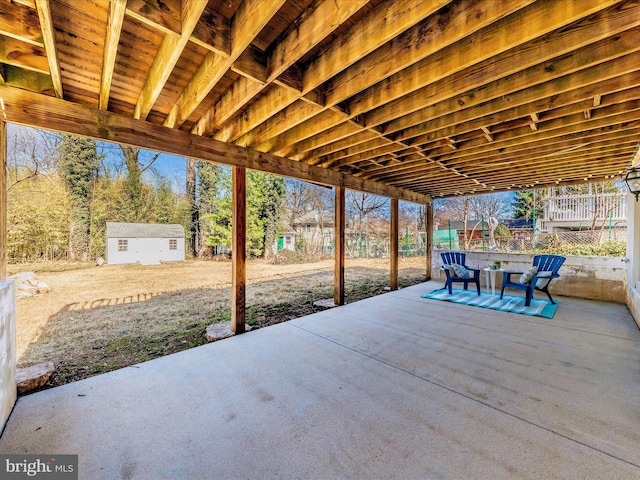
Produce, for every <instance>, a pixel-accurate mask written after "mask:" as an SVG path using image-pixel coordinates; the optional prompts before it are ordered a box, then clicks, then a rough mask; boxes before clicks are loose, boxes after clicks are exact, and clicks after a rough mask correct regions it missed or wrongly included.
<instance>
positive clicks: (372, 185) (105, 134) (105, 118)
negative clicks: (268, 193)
mask: <svg viewBox="0 0 640 480" xmlns="http://www.w3.org/2000/svg"><path fill="white" fill-rule="evenodd" d="M36 98H37V100H38V101H37V102H36V101H35V100H36ZM0 99H2V101H3V104H4V113H5V114H6V116H5V119H6V121H8V122H12V123H19V124H23V125H30V126H34V127H36V128H43V129H51V125H56V129H57V130H58V131H61V132H64V133H70V134H74V135H82V136H86V137H90V138H95V139H100V140H105V141H109V142H116V143H122V144H126V145H132V146H135V147H141V148H148V149H151V150H155V151H158V152H165V153H170V154H173V155H179V156H184V157H188V158H197V159H200V160H205V161H210V162H217V163H225V164H228V165H234V166H240V167H245V168H249V169H256V170H261V171H264V172H269V173H273V174H276V175H282V176H286V177H293V178H297V179H301V180H306V181H312V182H316V183H322V184H326V185H330V186H344V187H346V188H350V189H353V190H358V191H364V192H369V193H374V194H376V195H383V196H389V197H396V198H400V199H404V200H407V201H410V202H418V203H427V202H429V201H431V199H430V198H429V197H428V196H426V195H422V194H417V193H412V192H404V191H402V190H399V189H396V188H395V187H389V188H387V187H386V186H385V185H383V184H379V183H377V182H372V181H370V180H365V179H359V178H356V177H353V176H351V175H345V174H342V173H339V172H336V171H333V170H329V169H325V168H320V167H314V166H311V165H307V164H304V163H301V162H295V161H292V160H289V159H286V158H281V157H277V156H275V155H272V154H268V153H263V152H256V151H254V150H250V149H247V148H245V147H239V146H237V145H232V144H228V143H224V142H220V141H218V140H214V139H210V138H205V137H201V136H198V135H194V134H192V133H189V132H184V131H182V130H172V129H170V128H167V127H163V126H160V125H153V124H151V123H149V122H145V121H143V120H138V119H134V118H127V117H123V116H120V115H115V114H112V113H109V112H104V111H97V110H92V109H91V108H89V107H84V106H80V105H74V104H70V103H69V102H66V101H64V100H60V99H56V98H52V97H46V96H42V95H38V94H35V93H31V92H26V91H24V90H20V89H17V88H13V87H8V86H0Z"/></svg>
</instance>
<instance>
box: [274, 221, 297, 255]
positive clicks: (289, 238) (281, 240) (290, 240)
mask: <svg viewBox="0 0 640 480" xmlns="http://www.w3.org/2000/svg"><path fill="white" fill-rule="evenodd" d="M274 250H275V251H280V250H291V251H292V252H295V250H296V232H295V231H293V229H292V228H291V227H289V226H287V228H286V229H285V232H284V233H283V234H282V235H280V236H279V237H278V238H277V240H276V242H275V245H274Z"/></svg>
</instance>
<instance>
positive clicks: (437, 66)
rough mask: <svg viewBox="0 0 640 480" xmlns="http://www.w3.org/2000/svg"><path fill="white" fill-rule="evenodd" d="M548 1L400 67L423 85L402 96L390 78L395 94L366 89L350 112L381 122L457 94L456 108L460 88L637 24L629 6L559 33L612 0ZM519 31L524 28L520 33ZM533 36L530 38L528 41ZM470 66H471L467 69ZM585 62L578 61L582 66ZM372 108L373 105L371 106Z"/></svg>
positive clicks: (462, 101) (467, 88) (549, 58)
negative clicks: (508, 39)
mask: <svg viewBox="0 0 640 480" xmlns="http://www.w3.org/2000/svg"><path fill="white" fill-rule="evenodd" d="M552 3H553V2H551V3H544V2H543V3H540V2H538V3H536V4H534V5H532V6H530V7H528V8H526V9H524V10H521V11H519V12H517V13H516V14H515V15H512V16H511V17H509V18H507V19H505V20H504V21H502V22H497V23H496V24H494V25H492V26H491V27H490V28H489V29H488V31H487V32H485V31H481V32H479V33H478V35H477V36H476V37H472V38H471V39H470V40H474V42H473V43H472V44H471V45H468V46H467V45H466V43H468V42H464V43H463V44H457V45H454V46H453V47H450V48H448V49H445V50H443V51H441V52H438V55H437V56H436V57H435V58H433V59H432V58H429V59H427V61H426V62H424V63H423V64H419V65H417V66H415V67H414V68H413V69H412V70H411V71H407V72H402V77H403V82H405V83H406V82H410V81H411V80H416V81H417V79H418V78H419V77H420V78H421V80H420V81H419V83H418V85H419V86H420V87H422V88H420V89H418V88H416V87H417V86H412V87H410V90H407V93H408V92H411V91H413V93H411V94H408V95H404V96H402V95H401V94H400V90H399V89H400V88H401V84H394V88H395V89H398V94H397V95H389V98H390V99H391V98H393V97H395V98H398V99H397V100H394V101H386V102H385V103H382V102H380V100H377V99H376V92H375V91H374V90H370V91H367V92H364V93H363V94H362V95H360V97H359V98H356V99H354V100H353V101H351V102H349V110H350V111H351V112H352V113H353V114H360V113H364V112H368V113H367V114H366V115H365V119H366V120H365V121H366V124H367V125H380V124H382V123H387V122H390V121H393V120H395V119H397V118H398V116H399V115H398V111H401V112H404V113H405V115H406V114H409V113H412V112H414V111H416V110H419V109H420V108H422V107H425V106H428V105H429V104H433V103H436V102H438V101H441V100H445V99H447V98H451V97H455V96H460V97H459V98H457V101H458V108H459V107H460V105H464V106H466V105H467V98H466V95H465V94H466V93H467V92H472V91H473V89H474V88H475V87H481V86H482V85H486V84H489V83H491V82H494V81H496V80H498V79H501V78H505V77H509V76H510V75H514V74H515V75H514V76H519V75H520V74H521V72H523V71H526V69H528V68H531V67H534V66H536V65H541V64H543V62H545V61H550V62H551V67H555V64H554V62H553V59H555V58H558V57H560V56H561V55H564V54H566V53H568V52H570V51H573V50H577V49H578V48H580V47H584V48H583V51H582V52H581V53H583V54H584V55H585V56H586V54H587V53H588V50H589V48H590V47H588V45H592V44H594V43H595V42H597V41H598V40H604V39H608V38H610V36H611V34H612V32H620V31H624V30H627V29H629V28H632V27H635V26H638V25H640V18H638V17H636V16H634V15H633V14H632V15H629V14H628V13H629V12H627V11H625V12H622V13H620V12H617V14H616V15H613V14H609V15H605V14H602V15H600V16H598V15H596V16H594V18H591V19H584V20H583V21H582V22H579V23H577V24H575V25H573V27H569V28H564V29H561V30H560V33H558V32H556V31H555V30H556V29H558V28H561V27H562V26H565V25H568V24H570V23H572V22H576V21H577V20H579V19H581V18H583V17H584V16H586V15H587V12H589V13H593V12H594V10H601V9H603V8H604V7H605V6H608V5H611V4H612V3H615V2H611V1H610V2H598V1H592V2H589V4H587V3H585V2H581V1H575V0H574V1H573V2H569V3H567V4H566V6H567V7H568V8H567V9H566V10H565V9H564V6H565V5H563V8H562V9H559V8H557V5H553V4H552ZM583 6H584V7H586V8H587V10H586V11H585V12H583V11H582V7H583ZM638 11H640V7H636V10H634V12H635V13H638ZM512 29H513V30H512ZM504 31H517V32H519V33H518V35H514V36H513V38H514V40H513V43H511V44H509V45H504V41H503V39H502V36H501V35H499V32H504ZM520 32H528V33H527V34H526V35H525V36H524V37H522V38H521V36H520ZM491 34H493V35H494V36H495V39H494V43H495V45H493V44H491V43H487V42H486V41H484V36H485V35H491ZM545 35H546V36H545ZM534 39H535V41H532V40H534ZM621 43H623V42H621ZM506 47H509V48H506ZM456 51H457V52H459V51H464V52H465V54H464V55H454V54H455V52H456ZM453 59H455V60H453ZM590 63H591V64H594V63H598V62H593V61H591V62H590ZM471 66H473V68H472V69H470V70H467V69H468V68H469V67H471ZM545 67H549V65H545ZM584 67H585V66H584V65H583V66H582V67H581V68H584ZM576 68H580V67H579V66H578V67H576ZM413 70H415V71H413ZM433 71H437V72H439V74H438V77H434V76H433V74H431V75H429V74H428V72H433ZM555 74H556V71H547V72H546V76H543V75H541V77H544V80H545V81H547V80H550V79H552V78H554V75H555ZM447 77H449V78H447ZM538 83H540V82H538ZM412 85H413V84H412ZM531 85H533V84H528V85H524V86H523V87H521V88H526V87H528V86H531ZM368 99H369V100H368ZM385 100H386V97H385ZM374 108H375V110H374V111H372V110H373V109H374ZM398 109H400V110H398Z"/></svg>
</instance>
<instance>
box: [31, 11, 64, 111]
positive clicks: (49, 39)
mask: <svg viewBox="0 0 640 480" xmlns="http://www.w3.org/2000/svg"><path fill="white" fill-rule="evenodd" d="M36 9H37V11H38V18H39V19H40V30H41V31H42V39H43V42H44V49H45V50H46V52H47V61H48V63H49V75H51V82H52V83H53V90H54V91H55V93H56V97H58V98H63V91H62V74H61V72H60V62H59V60H58V52H57V50H56V32H55V30H54V28H53V20H52V18H51V4H50V2H49V0H36Z"/></svg>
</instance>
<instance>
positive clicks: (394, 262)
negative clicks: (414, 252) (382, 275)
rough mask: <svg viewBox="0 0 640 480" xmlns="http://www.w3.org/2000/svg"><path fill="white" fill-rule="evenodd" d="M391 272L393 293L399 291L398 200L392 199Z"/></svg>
mask: <svg viewBox="0 0 640 480" xmlns="http://www.w3.org/2000/svg"><path fill="white" fill-rule="evenodd" d="M389 243H390V244H391V252H390V254H391V259H390V263H391V272H390V275H389V277H390V278H389V288H390V290H391V291H393V290H397V289H398V199H397V198H392V199H391V240H389Z"/></svg>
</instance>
